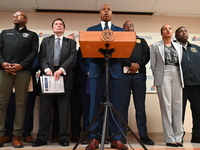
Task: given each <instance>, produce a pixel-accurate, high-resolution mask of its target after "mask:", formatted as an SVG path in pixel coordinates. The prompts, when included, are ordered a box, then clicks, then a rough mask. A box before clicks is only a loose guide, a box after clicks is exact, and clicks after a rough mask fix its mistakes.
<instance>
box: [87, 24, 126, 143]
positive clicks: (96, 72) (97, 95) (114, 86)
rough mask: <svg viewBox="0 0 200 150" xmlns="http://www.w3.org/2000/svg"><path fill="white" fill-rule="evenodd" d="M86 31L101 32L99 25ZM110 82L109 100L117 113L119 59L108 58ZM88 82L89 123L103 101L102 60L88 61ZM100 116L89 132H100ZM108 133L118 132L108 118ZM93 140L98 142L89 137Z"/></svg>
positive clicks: (118, 136) (104, 75)
mask: <svg viewBox="0 0 200 150" xmlns="http://www.w3.org/2000/svg"><path fill="white" fill-rule="evenodd" d="M111 30H113V31H124V29H122V28H120V27H117V26H115V25H113V24H112V25H111ZM87 31H102V26H101V24H98V25H96V26H92V27H89V28H88V29H87ZM109 61H110V63H109V65H110V77H109V78H110V80H109V85H110V87H109V94H110V97H109V100H110V102H111V103H112V104H113V107H114V108H115V109H116V110H117V111H119V106H118V105H119V101H120V95H119V94H120V82H121V79H122V68H121V63H120V61H119V59H117V58H110V60H109ZM89 80H90V114H89V119H90V121H92V120H93V118H94V117H95V116H96V114H97V112H98V111H99V109H100V106H101V102H104V100H105V97H104V96H105V95H104V93H105V82H106V71H105V60H104V59H103V58H93V59H91V61H90V69H89ZM114 117H115V119H116V121H117V123H118V124H119V125H120V124H121V123H120V121H119V119H118V118H117V117H116V116H115V115H114ZM102 123H103V122H102V116H99V117H98V118H97V120H96V121H95V123H94V124H93V125H92V127H91V130H92V131H94V132H96V133H98V134H100V135H101V132H102ZM108 124H109V129H110V131H109V133H110V134H111V135H114V134H116V133H118V132H119V129H118V127H117V126H116V124H115V122H114V121H113V118H112V117H110V118H109V123H108ZM92 138H95V139H97V140H99V137H97V136H96V135H94V134H91V135H90V139H92ZM111 140H112V141H116V140H121V135H117V136H114V137H112V138H111Z"/></svg>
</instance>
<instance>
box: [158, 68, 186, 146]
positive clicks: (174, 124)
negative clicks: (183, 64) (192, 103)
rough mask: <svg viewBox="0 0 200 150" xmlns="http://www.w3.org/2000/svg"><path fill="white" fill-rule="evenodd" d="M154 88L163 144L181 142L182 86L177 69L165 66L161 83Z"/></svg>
mask: <svg viewBox="0 0 200 150" xmlns="http://www.w3.org/2000/svg"><path fill="white" fill-rule="evenodd" d="M156 88H157V93H158V97H159V102H160V109H161V116H162V124H163V130H164V131H163V132H164V139H165V142H166V143H174V142H181V141H182V136H183V127H182V86H181V79H180V72H179V67H177V66H172V65H165V70H164V78H163V83H162V85H161V86H157V87H156Z"/></svg>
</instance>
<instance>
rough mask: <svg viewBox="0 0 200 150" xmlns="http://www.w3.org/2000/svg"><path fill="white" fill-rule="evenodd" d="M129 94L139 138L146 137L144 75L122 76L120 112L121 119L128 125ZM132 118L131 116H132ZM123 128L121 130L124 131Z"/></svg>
mask: <svg viewBox="0 0 200 150" xmlns="http://www.w3.org/2000/svg"><path fill="white" fill-rule="evenodd" d="M131 92H132V95H133V102H134V106H135V110H136V123H137V128H138V132H139V135H140V136H146V135H147V127H146V112H145V97H146V74H145V73H135V74H129V73H125V74H123V79H122V82H121V100H120V110H121V111H120V112H121V116H122V118H123V119H124V120H125V121H126V122H127V123H128V108H129V104H130V96H131ZM132 117H133V116H132ZM125 129H126V128H125V126H124V127H123V130H125Z"/></svg>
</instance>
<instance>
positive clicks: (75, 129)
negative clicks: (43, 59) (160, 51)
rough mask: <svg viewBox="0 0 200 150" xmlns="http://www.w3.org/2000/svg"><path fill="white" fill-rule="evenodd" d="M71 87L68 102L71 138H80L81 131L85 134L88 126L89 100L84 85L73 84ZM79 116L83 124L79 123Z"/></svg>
mask: <svg viewBox="0 0 200 150" xmlns="http://www.w3.org/2000/svg"><path fill="white" fill-rule="evenodd" d="M75 79H76V78H75ZM73 87H74V88H73V90H72V96H71V100H70V107H71V131H72V135H73V136H80V133H81V130H82V131H83V132H85V130H86V129H87V127H88V125H89V104H90V100H89V95H87V94H86V83H77V82H74V86H73ZM81 116H82V117H83V123H81ZM81 124H83V126H82V125H81ZM86 136H88V135H86Z"/></svg>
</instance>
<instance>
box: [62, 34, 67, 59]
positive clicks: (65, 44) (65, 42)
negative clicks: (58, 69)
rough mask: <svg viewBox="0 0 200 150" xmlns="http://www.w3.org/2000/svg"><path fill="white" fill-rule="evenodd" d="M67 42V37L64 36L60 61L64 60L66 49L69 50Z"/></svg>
mask: <svg viewBox="0 0 200 150" xmlns="http://www.w3.org/2000/svg"><path fill="white" fill-rule="evenodd" d="M67 44H68V41H67V39H66V38H65V37H63V42H62V49H61V53H60V61H61V60H62V57H63V56H64V53H66V51H67Z"/></svg>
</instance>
